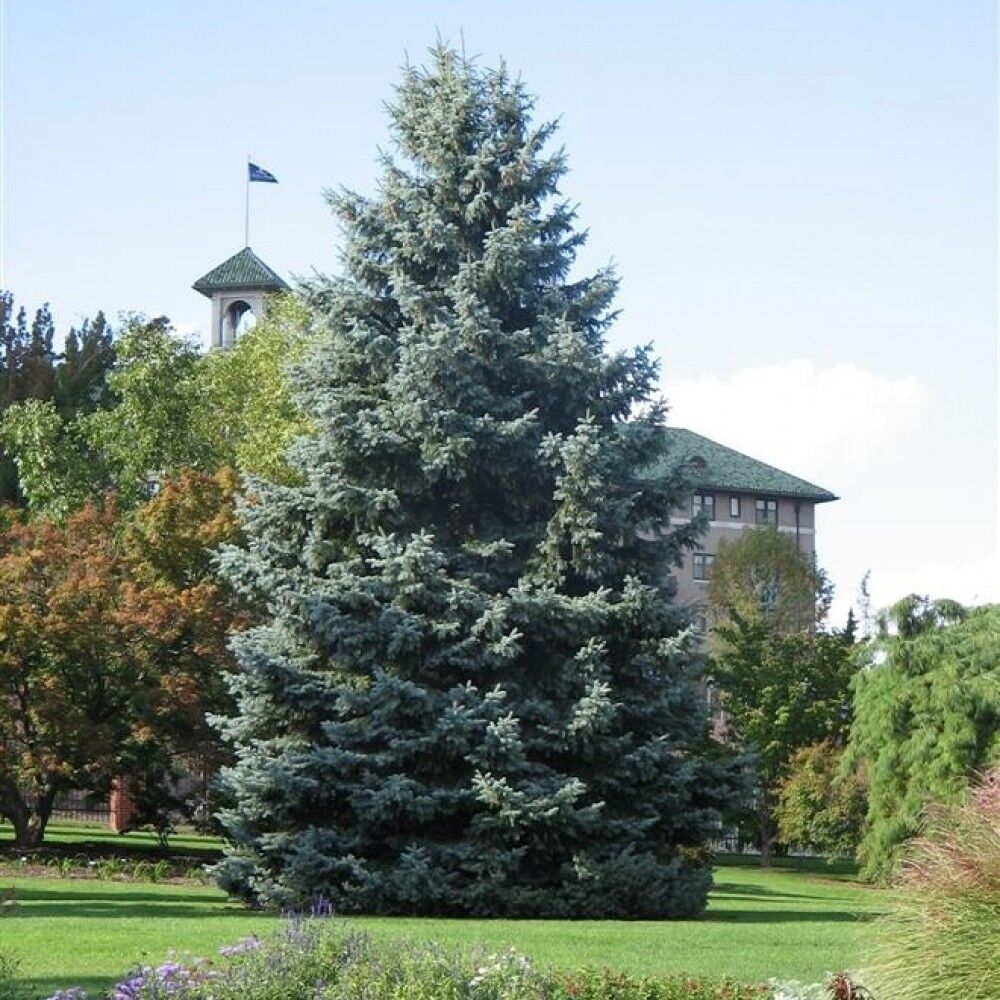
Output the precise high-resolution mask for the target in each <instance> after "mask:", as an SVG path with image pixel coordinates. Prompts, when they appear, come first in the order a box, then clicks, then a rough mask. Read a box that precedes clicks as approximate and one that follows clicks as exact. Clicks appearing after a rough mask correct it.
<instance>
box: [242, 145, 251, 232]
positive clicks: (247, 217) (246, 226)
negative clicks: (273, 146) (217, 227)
mask: <svg viewBox="0 0 1000 1000" xmlns="http://www.w3.org/2000/svg"><path fill="white" fill-rule="evenodd" d="M243 177H244V179H245V180H246V185H247V203H246V214H245V215H244V217H243V245H244V246H245V247H248V246H250V154H249V153H247V165H246V168H245V169H244V171H243Z"/></svg>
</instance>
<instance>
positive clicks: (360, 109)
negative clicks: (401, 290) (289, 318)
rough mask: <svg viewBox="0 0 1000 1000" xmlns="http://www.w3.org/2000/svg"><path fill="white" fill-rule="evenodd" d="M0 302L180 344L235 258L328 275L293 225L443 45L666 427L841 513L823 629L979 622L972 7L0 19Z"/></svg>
mask: <svg viewBox="0 0 1000 1000" xmlns="http://www.w3.org/2000/svg"><path fill="white" fill-rule="evenodd" d="M2 8H3V19H4V53H3V56H4V58H3V74H4V94H3V131H4V136H3V140H4V149H3V187H2V215H3V220H2V246H0V267H2V273H0V286H3V287H7V288H10V289H12V290H13V291H14V293H15V295H16V297H17V299H18V300H19V301H20V302H22V303H24V304H26V305H28V306H29V307H34V306H35V305H37V304H38V303H40V302H42V301H46V300H47V301H50V302H51V303H52V306H53V309H54V311H55V313H56V317H57V320H58V321H59V322H60V323H64V324H65V323H70V322H73V321H74V320H77V319H79V318H80V317H82V316H84V315H87V314H91V313H93V312H94V311H95V310H97V309H98V308H103V309H105V310H106V311H109V312H112V313H113V312H116V311H118V310H124V309H130V310H131V309H137V310H142V311H144V312H147V313H154V314H155V313H166V314H168V315H169V316H171V317H172V318H173V320H174V321H175V323H176V324H177V325H178V327H179V328H180V329H183V330H185V331H199V330H201V331H203V330H204V329H205V327H206V326H207V323H208V304H207V301H206V300H204V299H203V298H201V297H200V296H198V295H197V294H196V293H194V292H193V291H191V290H190V284H191V282H192V281H193V280H194V279H195V278H197V277H198V276H199V275H200V274H202V273H203V272H204V271H206V270H208V269H209V268H210V267H211V266H213V265H215V264H216V263H218V262H219V261H221V260H222V259H224V258H225V257H227V256H228V255H229V254H231V253H232V252H234V251H235V250H237V249H239V247H240V246H242V243H243V184H242V178H243V170H244V169H245V166H244V163H245V156H246V153H247V152H248V151H252V152H253V154H254V157H255V160H256V161H257V162H258V163H260V164H261V165H262V166H264V167H266V168H267V169H269V170H271V171H272V172H273V173H275V174H276V175H277V177H278V178H279V181H280V183H279V185H278V186H276V187H275V186H265V185H255V188H254V191H253V200H254V213H253V221H252V232H251V243H252V244H253V246H254V248H255V249H256V250H257V251H258V252H259V253H260V255H261V256H262V257H263V258H264V259H265V260H266V261H268V262H269V263H270V264H272V266H274V267H275V268H277V269H278V270H280V271H282V272H283V273H286V274H294V273H299V274H302V273H307V272H308V271H310V270H311V269H312V268H314V267H315V268H318V269H320V270H331V269H334V268H335V267H336V245H337V232H336V229H335V227H334V225H333V224H332V222H331V220H330V218H329V216H328V214H327V211H326V208H325V206H324V205H323V203H322V201H321V198H320V192H321V190H322V189H323V188H324V187H327V186H330V185H336V184H341V183H343V184H347V185H348V186H352V187H356V188H358V189H361V190H370V189H371V186H372V183H373V180H374V177H375V175H376V167H375V162H374V161H375V151H376V147H377V146H378V145H379V144H380V143H383V142H384V141H385V139H386V121H385V116H384V114H383V110H382V105H383V102H384V101H385V100H386V99H387V98H389V97H390V95H391V88H392V85H393V83H394V81H395V80H396V79H397V77H398V68H399V65H400V63H401V61H402V60H403V58H404V56H405V54H406V53H409V55H410V57H411V58H413V59H420V58H421V57H422V54H423V53H424V51H425V50H426V47H427V46H428V45H429V44H430V43H432V42H433V40H434V38H435V36H436V33H440V34H441V35H443V36H444V37H446V38H450V39H453V40H456V41H457V40H458V39H459V37H460V33H464V38H465V45H466V50H467V51H468V52H475V53H480V54H481V55H482V57H483V58H484V59H485V60H487V61H494V60H496V59H497V58H499V57H501V56H502V57H504V58H505V59H506V60H507V62H508V64H509V65H510V66H511V68H512V69H514V70H515V71H518V72H520V73H521V74H522V75H523V77H524V78H525V80H526V81H527V83H528V85H529V86H530V87H531V89H532V90H534V91H535V92H536V93H537V94H538V95H539V105H538V107H539V113H540V114H541V115H543V116H546V117H548V116H561V119H562V133H561V137H562V141H563V142H564V143H565V144H566V146H567V149H568V152H569V156H570V164H571V168H572V172H571V174H570V176H569V177H568V178H567V181H566V183H565V191H566V193H567V194H568V195H569V196H571V197H572V198H574V199H576V200H578V201H579V203H580V219H581V222H582V223H583V224H584V225H586V226H587V227H589V229H590V232H591V243H590V246H589V248H588V249H587V251H586V253H585V255H584V260H583V261H582V264H583V265H584V266H592V265H594V264H597V263H599V262H603V261H606V260H608V259H613V260H615V261H616V262H617V264H618V266H619V268H620V270H621V274H622V278H623V287H622V293H621V297H620V305H621V307H622V309H623V314H622V318H621V320H620V322H619V323H618V325H617V329H616V331H615V333H614V337H613V339H614V343H615V345H629V344H634V343H638V342H645V341H653V342H654V343H655V345H656V347H657V350H658V352H659V354H660V356H661V357H662V359H663V361H664V376H663V388H664V391H665V393H666V395H667V397H668V399H671V400H673V401H674V403H675V404H676V419H677V422H678V423H683V424H687V425H689V426H691V427H693V428H694V429H696V430H701V431H703V432H704V433H708V434H710V436H714V437H716V438H718V439H720V440H723V441H724V442H726V443H729V444H733V445H735V446H737V447H741V448H743V449H744V450H748V451H750V452H751V453H753V454H755V455H758V456H759V457H762V458H765V459H769V460H771V461H773V462H775V463H777V464H780V465H782V466H784V467H786V468H788V469H789V471H792V472H796V473H798V474H800V475H803V476H806V477H808V478H812V479H814V480H815V481H817V482H819V483H821V484H822V485H824V486H828V487H829V488H831V489H833V490H834V491H835V492H837V493H839V494H840V495H841V496H842V497H843V499H842V500H841V501H839V502H838V503H836V504H831V505H829V506H828V507H826V508H824V509H823V510H822V511H821V515H820V523H819V549H820V556H821V560H822V561H823V562H824V563H825V564H826V565H828V566H829V567H830V568H831V570H832V571H833V574H834V576H835V579H836V581H837V583H838V585H839V586H840V590H841V593H842V597H843V598H844V599H845V600H846V599H849V598H850V596H851V593H852V591H853V589H854V587H855V585H856V584H857V581H858V578H859V577H860V574H861V573H862V572H863V571H864V569H865V568H868V567H871V568H872V570H873V575H874V581H875V589H876V594H877V596H878V597H879V598H880V599H883V600H888V599H891V598H892V597H894V596H898V593H900V592H902V591H904V590H907V589H910V588H911V587H917V588H919V589H923V590H933V591H936V592H949V593H953V594H955V595H956V596H959V597H964V598H966V599H970V598H972V597H975V596H978V597H979V598H981V599H985V598H993V599H998V598H1000V567H998V565H997V562H996V559H995V556H994V553H995V549H996V544H997V542H996V539H997V481H996V480H997V459H998V453H997V448H998V446H997V422H998V421H997V417H998V409H997V288H996V286H997V252H996V251H997V24H996V12H995V5H994V4H993V3H991V2H986V0H953V2H948V3H942V2H915V0H906V2H904V0H898V2H896V0H854V2H852V0H840V2H833V3H820V2H808V0H791V2H777V0H741V2H720V0H713V2H708V0H702V2H697V0H687V2H648V3H640V2H631V3H630V2H618V3H611V2H601V3H597V2H589V3H585V2H582V0H577V2H575V3H559V2H547V3H544V4H539V3H530V2H510V3H499V2H498V3H493V4H481V3H475V4H474V3H464V4H460V3H451V4H448V3H422V2H406V3H404V2H368V3H362V2H339V3H338V2H304V0H286V2H284V3H275V2H267V3H261V2H247V0H244V2H226V0H212V2H210V3H192V2H186V0H176V2H172V3H150V4H139V3H135V2H134V0H133V2H112V0H100V2H98V3H87V4H85V3H77V2H67V0H45V2H36V0H4V2H3V3H2Z"/></svg>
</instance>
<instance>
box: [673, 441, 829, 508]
mask: <svg viewBox="0 0 1000 1000" xmlns="http://www.w3.org/2000/svg"><path fill="white" fill-rule="evenodd" d="M667 440H668V442H669V452H668V454H667V457H666V462H667V463H668V464H669V465H670V466H671V467H674V466H676V465H678V464H679V463H681V462H688V463H690V465H689V470H688V471H689V475H690V477H691V481H692V484H693V485H694V486H695V487H696V488H699V487H700V488H703V489H718V490H727V491H732V492H734V493H759V494H764V495H770V496H776V497H791V498H793V499H799V500H811V501H813V502H814V503H826V502H827V501H829V500H836V499H837V496H836V495H835V494H833V493H831V492H830V491H829V490H825V489H823V487H822V486H816V485H815V484H814V483H809V482H806V480H804V479H799V477H798V476H793V475H791V473H788V472H782V470H781V469H776V468H775V467H774V466H773V465H768V464H767V463H766V462H759V461H758V460H757V459H756V458H751V457H750V456H749V455H744V454H743V453H742V452H739V451H734V450H733V449H732V448H727V447H726V446H725V445H723V444H719V443H718V442H717V441H711V440H709V438H707V437H702V436H701V435H700V434H695V433H694V431H689V430H685V429H684V428H681V427H670V428H668V429H667Z"/></svg>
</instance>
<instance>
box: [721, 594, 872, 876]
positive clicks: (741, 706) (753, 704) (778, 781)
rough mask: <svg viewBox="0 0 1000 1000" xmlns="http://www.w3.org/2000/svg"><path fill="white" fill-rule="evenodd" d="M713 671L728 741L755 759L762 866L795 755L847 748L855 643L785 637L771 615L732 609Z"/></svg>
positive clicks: (820, 635) (809, 634)
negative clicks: (821, 747) (825, 746)
mask: <svg viewBox="0 0 1000 1000" xmlns="http://www.w3.org/2000/svg"><path fill="white" fill-rule="evenodd" d="M716 636H717V638H718V640H719V649H720V651H719V652H718V653H717V655H716V656H715V659H714V662H713V674H714V677H715V680H716V682H717V683H718V686H719V688H720V691H721V698H722V706H723V709H724V711H725V715H726V725H727V730H728V737H729V739H730V740H731V741H733V742H734V743H736V744H737V745H738V746H741V747H744V748H746V749H747V750H748V751H750V752H751V754H752V755H753V771H754V776H755V780H756V789H755V802H756V805H755V809H754V813H755V820H756V827H757V832H758V835H759V842H760V848H761V863H762V864H764V865H767V864H770V861H771V857H772V855H773V852H774V848H775V846H776V844H778V843H779V842H780V841H779V831H778V825H777V822H776V820H775V805H776V801H777V796H778V793H779V789H780V788H781V786H782V783H783V782H784V781H785V780H786V779H787V778H788V776H789V774H790V768H791V766H792V760H793V757H794V755H795V754H796V752H797V751H799V750H802V749H803V748H805V747H808V746H811V745H813V744H816V743H821V742H823V741H825V740H830V741H832V742H833V743H835V744H836V743H843V741H844V739H845V738H846V734H847V729H848V726H849V725H850V718H851V689H850V682H851V676H852V675H853V673H854V661H853V659H852V646H851V644H850V642H849V641H848V640H847V639H846V638H845V637H844V636H843V635H842V634H838V633H831V632H824V631H819V630H816V629H803V630H800V631H798V632H784V631H780V630H777V629H775V627H774V625H773V623H772V622H771V620H770V619H769V617H768V616H767V615H755V616H752V617H749V618H744V617H743V615H742V614H741V613H740V612H739V611H737V610H735V609H733V610H731V611H730V615H729V620H728V621H727V622H726V623H725V624H723V625H719V626H717V628H716Z"/></svg>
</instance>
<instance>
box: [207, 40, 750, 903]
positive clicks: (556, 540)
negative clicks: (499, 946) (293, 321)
mask: <svg viewBox="0 0 1000 1000" xmlns="http://www.w3.org/2000/svg"><path fill="white" fill-rule="evenodd" d="M531 109H532V99H531V98H530V97H529V96H528V95H527V93H526V92H525V90H524V88H523V86H522V85H521V84H520V83H518V82H513V81H511V80H510V79H509V77H508V76H507V74H506V72H505V71H504V70H502V69H500V70H485V69H480V68H479V67H478V66H476V65H475V64H474V63H471V62H469V61H467V60H465V58H464V57H461V56H459V55H457V54H456V53H455V52H454V51H452V50H450V49H448V48H446V47H440V48H438V49H437V50H435V51H434V52H433V54H432V59H431V65H430V67H429V68H428V69H418V68H412V67H411V68H407V69H406V70H405V72H404V76H403V81H402V84H401V85H400V86H399V88H398V91H397V95H396V100H395V103H394V105H393V106H392V108H391V109H390V114H391V121H392V129H393V145H394V150H393V152H392V154H391V155H387V156H386V157H385V158H384V162H383V165H384V173H383V176H382V179H381V183H380V186H379V189H378V193H377V195H376V196H375V197H374V198H371V199H368V198H363V197H361V196H359V195H356V194H352V193H349V192H338V193H332V194H330V195H329V201H330V204H331V205H332V207H333V210H334V212H335V214H336V216H337V217H338V218H339V220H340V221H341V223H342V225H343V227H344V232H345V237H346V248H345V253H344V265H345V267H344V272H345V273H344V277H342V278H337V279H324V280H318V281H316V282H315V283H313V284H312V285H311V286H310V287H309V288H308V289H306V290H305V292H304V295H305V297H306V301H307V304H308V308H309V310H310V314H311V315H312V317H313V320H314V322H315V323H316V325H317V327H318V328H320V329H322V330H325V331H326V334H325V336H323V337H322V338H321V342H320V344H319V345H318V346H317V347H316V348H315V349H314V350H313V351H312V353H311V354H310V355H309V358H308V360H307V361H306V362H304V363H301V364H300V365H299V366H298V368H297V370H296V372H295V375H294V383H295V388H296V395H297V401H298V403H299V405H300V407H301V409H302V411H303V412H304V414H305V415H306V417H307V418H308V419H309V421H310V424H311V426H313V427H314V429H315V433H314V434H313V435H310V436H308V437H304V438H302V439H300V440H299V441H298V442H297V443H296V444H295V445H294V446H293V448H292V451H291V462H292V465H293V467H294V468H295V469H297V470H298V471H299V472H300V473H301V483H299V484H294V485H288V484H284V485H282V484H275V483H268V482H263V481H257V482H254V483H252V484H251V494H252V496H251V499H250V500H249V501H248V502H247V503H246V504H245V506H244V510H243V514H244V521H245V529H246V535H247V539H248V541H247V545H246V547H245V548H231V549H228V550H227V551H226V552H225V553H224V555H223V565H224V570H225V572H226V574H227V576H228V578H229V579H230V580H231V581H232V582H233V583H234V584H235V585H236V586H237V587H238V588H239V589H240V590H242V591H243V592H244V593H245V594H246V595H247V596H249V597H250V598H251V599H253V600H255V601H257V602H259V604H261V605H263V606H266V608H267V612H268V614H267V618H266V623H265V624H263V625H261V626H260V627H257V628H254V629H252V630H250V631H248V632H245V633H243V634H242V635H239V636H237V637H236V639H235V640H234V648H235V651H236V654H237V657H238V660H239V664H240V670H239V672H238V674H237V675H236V677H235V680H234V688H235V693H236V695H237V698H238V703H239V710H238V713H237V714H236V715H235V717H233V718H229V719H226V720H222V722H221V725H222V727H223V730H224V732H225V734H226V736H227V737H228V738H229V740H231V741H232V743H233V744H234V746H235V749H236V753H237V763H236V764H235V765H234V766H233V767H232V768H231V769H230V770H229V771H228V772H227V774H226V778H225V784H226V786H227V789H228V793H229V795H230V796H231V800H232V804H231V807H230V808H229V809H228V810H227V811H225V812H224V813H223V815H222V820H223V823H224V825H225V828H226V830H227V831H228V836H229V838H230V845H229V848H228V852H227V856H226V858H225V860H224V861H223V862H222V863H221V865H220V866H219V868H218V870H217V874H218V877H219V880H220V883H221V884H222V885H223V886H224V887H225V888H227V889H229V890H230V891H232V892H234V893H236V894H238V895H241V896H243V897H244V898H246V899H248V900H250V901H252V902H254V903H257V904H262V905H271V906H289V905H301V904H303V903H304V902H307V901H308V900H309V899H311V898H314V897H316V896H318V895H323V896H325V897H326V898H328V899H329V900H331V901H332V903H333V905H334V907H335V908H336V909H338V910H340V911H345V912H349V911H361V912H372V913H376V912H377V913H401V912H408V913H428V914H433V913H441V914H509V915H553V916H554V915H559V916H581V917H582V916H622V917H663V916H680V915H691V914H697V913H699V912H700V911H701V910H702V909H703V907H704V903H705V896H706V892H707V889H708V886H709V882H710V874H709V869H708V867H707V863H706V859H705V852H704V851H703V850H702V848H703V846H704V844H705V841H706V838H707V837H708V836H709V833H710V830H711V827H712V824H713V822H714V821H715V820H716V819H717V817H718V811H719V809H720V808H721V807H722V805H723V804H724V803H725V800H726V799H727V797H728V796H729V795H730V794H731V790H732V787H733V783H732V778H731V774H730V772H729V771H728V770H727V769H726V768H725V767H723V766H721V765H719V764H717V763H714V762H713V761H712V760H711V759H710V758H709V757H708V756H707V755H706V753H705V738H706V724H705V718H704V713H703V710H702V704H701V699H700V698H699V696H698V694H697V691H696V688H695V684H694V681H695V679H696V677H697V674H698V672H699V670H700V659H699V657H698V656H697V653H696V638H695V633H694V631H693V630H692V629H689V628H688V627H687V620H686V618H685V616H684V614H683V613H682V612H681V611H680V610H679V609H677V608H675V607H674V606H672V605H671V604H670V603H669V601H668V600H667V597H666V593H665V590H664V589H663V587H662V584H663V583H664V581H665V578H666V574H667V573H668V572H669V570H670V568H671V566H672V564H675V563H676V562H677V559H678V556H679V555H680V553H681V552H682V550H683V549H684V547H685V546H688V545H690V544H691V542H692V536H693V529H689V528H680V529H676V530H673V529H668V528H666V527H663V526H664V524H665V521H666V518H665V515H666V514H667V512H668V511H669V510H670V508H671V506H672V505H673V504H674V503H675V502H676V501H677V499H678V497H679V496H680V492H681V490H682V488H683V484H682V483H681V482H680V479H679V477H677V478H670V477H667V478H659V479H653V478H649V477H644V475H643V473H642V470H644V469H649V468H652V467H653V466H654V465H656V463H657V460H658V459H660V458H662V455H663V449H664V447H665V435H664V433H663V422H664V413H663V408H662V406H661V405H660V404H659V403H658V402H657V401H656V398H655V381H656V374H657V369H656V364H655V362H654V361H653V360H652V359H651V357H650V355H649V353H648V351H646V350H639V351H637V352H635V353H632V354H618V355H614V356H611V355H609V354H608V353H606V351H605V333H606V331H607V329H608V326H609V324H610V322H611V320H612V318H613V314H612V313H611V311H610V304H611V301H612V297H613V294H614V291H615V284H616V282H615V278H614V276H613V274H611V273H610V272H608V271H601V272H599V273H597V274H594V275H592V276H590V277H585V278H574V277H571V275H570V268H571V265H572V263H573V261H574V257H575V255H576V252H577V250H578V248H579V247H580V245H581V244H582V243H583V240H584V235H583V234H582V233H580V232H579V231H576V230H575V229H574V228H573V222H574V212H573V210H572V208H571V207H570V206H568V205H567V204H566V203H565V202H563V201H561V200H560V199H559V195H558V187H557V185H558V181H559V179H560V177H561V176H562V175H563V173H564V172H565V169H566V166H565V160H564V157H563V155H562V153H561V152H555V153H549V152H546V149H545V147H546V144H547V141H548V140H549V139H550V137H551V136H552V133H553V131H554V127H553V126H552V125H549V124H543V125H541V126H533V125H532V124H531V120H530V119H531Z"/></svg>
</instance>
